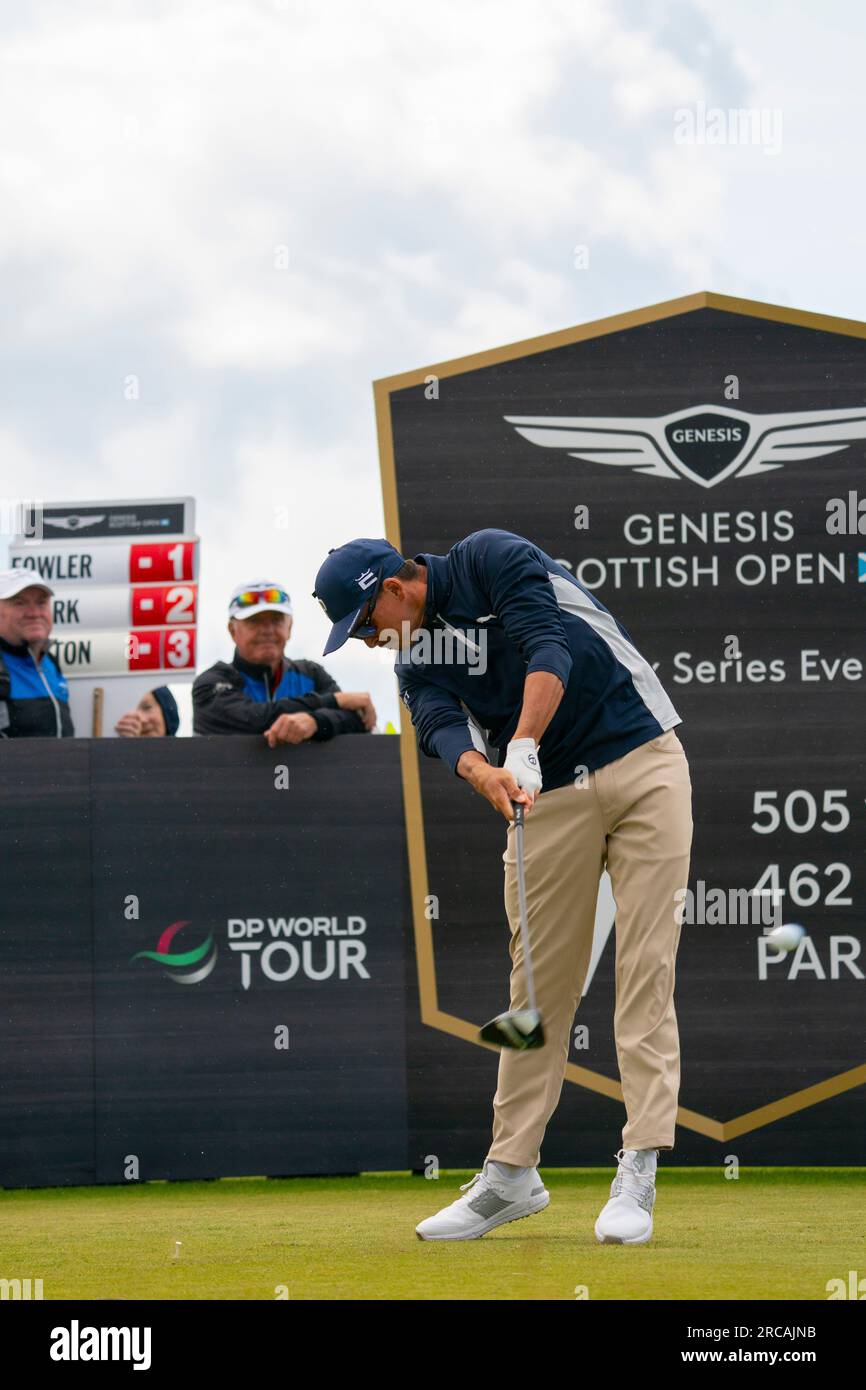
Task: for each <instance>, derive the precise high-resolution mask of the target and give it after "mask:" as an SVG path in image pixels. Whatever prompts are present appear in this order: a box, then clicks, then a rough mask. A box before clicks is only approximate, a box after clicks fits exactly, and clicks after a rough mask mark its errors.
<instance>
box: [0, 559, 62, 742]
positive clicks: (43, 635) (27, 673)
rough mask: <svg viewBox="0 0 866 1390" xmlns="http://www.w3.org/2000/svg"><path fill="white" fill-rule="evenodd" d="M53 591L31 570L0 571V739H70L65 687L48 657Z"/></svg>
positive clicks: (59, 674) (55, 666) (55, 665)
mask: <svg viewBox="0 0 866 1390" xmlns="http://www.w3.org/2000/svg"><path fill="white" fill-rule="evenodd" d="M53 594H54V590H53V589H52V588H50V587H49V585H47V584H46V583H44V582H43V580H41V579H40V578H39V577H38V575H36V574H35V572H34V571H33V570H30V569H24V568H16V569H9V570H0V738H72V736H73V734H74V733H75V730H74V729H73V727H72V716H71V715H70V713H69V687H68V686H67V684H66V681H65V680H64V678H63V675H62V674H61V671H60V667H59V666H58V664H57V661H56V660H55V659H54V658H53V657H51V656H49V654H48V648H49V646H50V645H51V643H50V638H51V627H52V622H53V613H52V607H51V599H52V596H53Z"/></svg>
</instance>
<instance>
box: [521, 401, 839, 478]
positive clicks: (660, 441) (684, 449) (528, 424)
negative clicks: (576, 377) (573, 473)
mask: <svg viewBox="0 0 866 1390" xmlns="http://www.w3.org/2000/svg"><path fill="white" fill-rule="evenodd" d="M503 419H504V420H507V422H508V424H509V425H513V426H514V428H515V429H516V430H517V433H518V434H520V435H522V436H523V438H524V439H527V440H529V443H530V444H540V445H541V446H542V447H543V448H546V449H566V450H568V453H569V454H570V456H571V457H572V458H579V459H587V460H589V462H590V463H605V464H608V465H609V466H612V467H614V468H629V469H633V470H634V471H635V472H638V473H647V474H649V475H650V476H651V477H653V478H686V479H687V480H688V481H689V482H690V483H697V484H698V486H699V487H715V486H716V484H717V483H721V482H723V481H724V479H725V478H731V477H734V476H735V475H736V476H737V477H738V478H749V477H754V476H755V474H757V473H767V472H769V471H770V470H771V469H774V468H782V467H783V466H784V465H785V464H786V463H789V462H791V461H792V460H798V459H814V458H822V457H823V455H824V454H834V453H836V452H837V450H839V449H846V448H847V447H848V445H849V444H851V443H853V442H854V441H855V440H857V439H866V406H860V407H857V406H855V407H849V408H847V409H843V410H796V411H786V412H785V413H784V414H781V415H750V414H747V412H746V411H744V410H731V409H729V408H728V407H727V406H720V405H699V406H692V407H691V408H690V409H689V410H677V411H674V413H673V414H671V415H647V416H643V417H642V416H638V415H624V416H621V417H608V416H573V415H538V416H536V415H505V416H503Z"/></svg>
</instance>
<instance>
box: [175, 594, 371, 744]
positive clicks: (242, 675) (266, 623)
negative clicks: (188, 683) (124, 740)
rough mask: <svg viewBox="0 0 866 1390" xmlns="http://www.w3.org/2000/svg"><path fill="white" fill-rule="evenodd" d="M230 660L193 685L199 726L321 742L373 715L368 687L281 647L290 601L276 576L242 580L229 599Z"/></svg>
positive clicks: (273, 739) (359, 729) (273, 740)
mask: <svg viewBox="0 0 866 1390" xmlns="http://www.w3.org/2000/svg"><path fill="white" fill-rule="evenodd" d="M228 630H229V633H230V635H231V636H232V638H233V639H234V643H235V651H234V656H233V657H232V659H231V661H218V662H217V663H216V665H214V666H211V667H210V668H209V669H208V670H207V671H202V672H201V674H200V675H199V676H197V677H196V679H195V683H194V685H193V688H192V706H193V731H194V732H195V733H197V734H264V736H265V738H266V739H267V741H268V744H269V745H270V747H271V748H275V747H276V745H277V744H278V743H303V742H304V741H305V740H306V739H312V740H313V742H318V743H321V742H324V741H325V740H326V739H329V738H333V737H334V735H335V734H363V733H367V732H369V731H370V730H371V729H373V727H374V726H375V723H376V711H375V709H374V708H373V703H372V701H371V699H370V696H369V694H368V693H367V692H366V691H344V690H341V689H340V687H339V686H338V685H337V683H336V681H335V680H334V679H333V678H332V677H331V676H329V675H328V672H327V671H326V670H325V669H324V667H323V666H320V665H319V664H318V663H317V662H315V661H292V660H290V659H289V658H288V657H286V656H284V655H283V648H284V647H285V645H286V643H287V642H288V640H289V637H290V636H291V631H292V605H291V600H290V598H289V595H288V594H287V593H286V591H285V589H284V588H282V586H281V585H279V584H272V583H270V582H267V581H264V580H258V581H255V582H254V583H251V584H242V585H241V587H240V588H238V589H236V590H235V592H234V593H233V594H232V597H231V600H230V602H229V624H228Z"/></svg>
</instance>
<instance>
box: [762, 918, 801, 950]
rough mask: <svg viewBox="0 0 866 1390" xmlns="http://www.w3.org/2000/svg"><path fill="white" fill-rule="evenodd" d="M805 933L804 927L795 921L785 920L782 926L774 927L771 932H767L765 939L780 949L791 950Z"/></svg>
mask: <svg viewBox="0 0 866 1390" xmlns="http://www.w3.org/2000/svg"><path fill="white" fill-rule="evenodd" d="M805 935H806V928H805V927H801V926H799V925H798V924H797V923H796V922H786V923H785V924H784V925H783V926H781V927H774V928H773V930H772V931H771V932H767V940H768V941H772V943H773V945H774V946H776V947H778V949H779V950H780V951H793V949H794V947H795V946H798V945H799V944H800V942H801V941H802V940H803V937H804V936H805Z"/></svg>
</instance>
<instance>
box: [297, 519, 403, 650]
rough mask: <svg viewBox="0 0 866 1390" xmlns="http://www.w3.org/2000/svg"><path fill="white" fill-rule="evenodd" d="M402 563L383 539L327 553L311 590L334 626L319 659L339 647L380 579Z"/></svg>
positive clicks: (367, 539)
mask: <svg viewBox="0 0 866 1390" xmlns="http://www.w3.org/2000/svg"><path fill="white" fill-rule="evenodd" d="M404 564H405V561H404V559H403V556H402V555H401V554H400V552H399V550H395V549H394V547H393V545H391V543H390V541H386V540H384V539H382V540H370V539H369V538H361V539H360V540H356V541H347V543H346V544H345V545H340V546H338V547H337V549H336V550H329V551H328V558H327V559H326V560H324V561H323V562H322V564H321V565H320V566H319V573H318V574H317V575H316V587H315V589H314V590H313V598H317V599H318V600H319V603H320V604H321V605H322V607H323V608H324V610H325V612H326V613H327V615H328V617H329V618H330V620H331V622H332V623H333V624H334V626H333V627H332V628H331V635H330V637H329V638H328V642H327V646H326V647H325V650H324V651H323V652H322V656H327V655H328V653H329V652H335V651H336V650H337V648H338V647H342V645H343V643H344V642H345V641H346V639H347V637H348V636H349V634H350V633H351V630H352V627H353V626H354V624H355V623H356V621H357V620H358V618H359V617H360V615H361V613H362V612H363V610H364V608H365V607H366V606H367V604H368V603H369V602H370V599H371V598H372V597H373V595H374V594H375V593H377V592H378V590H379V589H380V588H381V585H382V581H383V579H390V578H391V577H392V576H393V575H395V574H396V573H397V571H398V570H399V569H402V567H403V565H404Z"/></svg>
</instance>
